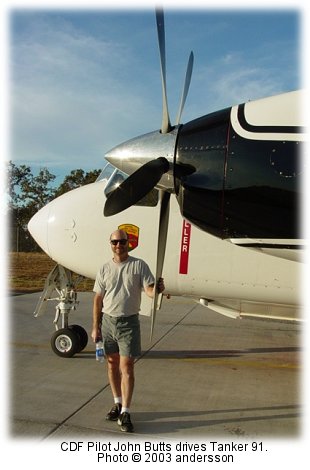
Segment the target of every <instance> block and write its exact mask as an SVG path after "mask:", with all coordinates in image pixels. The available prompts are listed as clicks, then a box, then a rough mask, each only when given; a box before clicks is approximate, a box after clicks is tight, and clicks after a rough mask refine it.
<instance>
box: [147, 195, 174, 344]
mask: <svg viewBox="0 0 310 470" xmlns="http://www.w3.org/2000/svg"><path fill="white" fill-rule="evenodd" d="M169 212H170V193H169V192H167V191H161V205H160V215H159V227H158V242H157V259H156V275H155V282H156V283H157V282H158V279H159V278H160V277H161V276H162V271H163V265H164V259H165V252H166V243H167V232H168V224H169ZM161 296H162V294H159V293H158V292H157V289H155V295H154V298H153V303H152V310H151V336H150V340H152V337H153V331H154V324H155V317H156V310H157V303H158V300H159V298H160V297H161Z"/></svg>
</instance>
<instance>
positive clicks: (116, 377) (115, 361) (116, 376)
mask: <svg viewBox="0 0 310 470" xmlns="http://www.w3.org/2000/svg"><path fill="white" fill-rule="evenodd" d="M107 360H108V377H109V382H110V386H111V390H112V395H113V397H114V398H116V397H121V396H122V387H121V374H120V356H119V354H118V353H113V354H109V355H107Z"/></svg>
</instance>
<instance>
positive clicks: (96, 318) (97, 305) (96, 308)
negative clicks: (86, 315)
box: [91, 293, 104, 343]
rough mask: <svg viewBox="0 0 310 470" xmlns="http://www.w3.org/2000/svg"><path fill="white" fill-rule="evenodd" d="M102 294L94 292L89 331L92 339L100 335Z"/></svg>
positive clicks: (94, 339)
mask: <svg viewBox="0 0 310 470" xmlns="http://www.w3.org/2000/svg"><path fill="white" fill-rule="evenodd" d="M103 297H104V296H103V295H102V294H98V293H96V294H95V297H94V304H93V328H92V332H91V337H92V339H93V341H94V343H95V342H96V340H97V339H98V338H100V337H101V320H102V307H103Z"/></svg>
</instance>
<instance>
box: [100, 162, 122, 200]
mask: <svg viewBox="0 0 310 470" xmlns="http://www.w3.org/2000/svg"><path fill="white" fill-rule="evenodd" d="M126 178H127V175H126V173H123V172H122V171H120V170H118V169H117V168H114V171H113V173H112V175H111V176H110V179H109V180H108V182H107V185H106V187H105V188H104V194H105V195H106V196H107V195H108V194H109V193H110V192H111V191H114V189H116V188H117V187H118V186H119V185H120V184H121V183H122V182H123V181H124V180H125V179H126Z"/></svg>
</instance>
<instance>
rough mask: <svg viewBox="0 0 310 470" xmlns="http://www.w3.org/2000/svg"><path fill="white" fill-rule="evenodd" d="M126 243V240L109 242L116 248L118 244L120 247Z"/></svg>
mask: <svg viewBox="0 0 310 470" xmlns="http://www.w3.org/2000/svg"><path fill="white" fill-rule="evenodd" d="M127 242H128V240H127V239H126V238H121V239H120V240H110V243H111V245H114V246H116V245H117V244H118V243H119V244H120V245H126V243H127Z"/></svg>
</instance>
